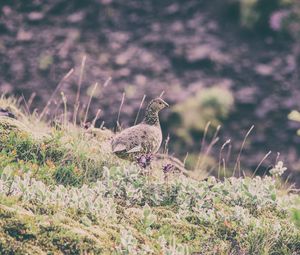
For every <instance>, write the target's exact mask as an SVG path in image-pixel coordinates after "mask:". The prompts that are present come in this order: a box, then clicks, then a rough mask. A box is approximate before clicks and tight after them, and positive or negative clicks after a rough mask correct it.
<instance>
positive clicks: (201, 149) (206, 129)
mask: <svg viewBox="0 0 300 255" xmlns="http://www.w3.org/2000/svg"><path fill="white" fill-rule="evenodd" d="M210 124H211V122H210V121H209V122H207V124H206V126H205V128H204V134H203V137H202V140H201V147H200V151H199V155H198V160H197V163H196V165H195V168H194V170H196V169H197V166H198V165H199V163H200V160H201V156H202V151H203V148H204V144H205V141H206V136H207V132H208V128H209V126H210Z"/></svg>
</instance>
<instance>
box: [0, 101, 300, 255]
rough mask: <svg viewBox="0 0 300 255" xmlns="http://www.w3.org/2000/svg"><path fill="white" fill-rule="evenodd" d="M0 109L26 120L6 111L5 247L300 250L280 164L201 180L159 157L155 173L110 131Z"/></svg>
mask: <svg viewBox="0 0 300 255" xmlns="http://www.w3.org/2000/svg"><path fill="white" fill-rule="evenodd" d="M0 107H6V108H7V107H8V108H10V109H11V110H12V111H13V112H14V114H15V115H16V116H17V118H18V120H16V119H12V118H8V117H0V251H1V254H130V255H131V254H170V255H171V254H287V255H288V254H289V255H290V254H294V255H296V254H299V252H300V198H299V195H297V193H296V191H295V190H293V189H292V188H286V187H285V186H286V185H283V184H282V183H281V181H280V175H281V174H282V173H283V172H284V171H285V168H284V166H283V163H282V162H281V161H280V162H277V165H276V167H274V168H273V169H272V170H271V171H270V175H269V176H264V177H254V178H251V177H240V178H237V177H230V178H226V179H224V180H218V179H216V178H214V177H208V178H206V179H203V178H202V179H196V178H192V177H190V176H189V174H187V173H184V174H183V173H177V172H176V173H173V172H171V171H167V170H168V169H171V168H168V167H166V165H164V163H157V162H153V165H152V169H151V172H150V174H149V173H145V169H144V168H142V167H140V166H139V165H138V164H136V163H130V162H127V161H124V160H121V159H118V158H117V157H115V156H114V155H113V154H112V153H111V148H110V138H111V137H112V136H113V133H112V132H111V131H109V130H106V129H92V128H89V129H84V128H81V127H78V126H75V125H73V124H71V123H69V122H66V121H65V119H64V118H63V119H64V120H63V121H53V124H51V125H50V123H49V124H48V123H45V122H43V121H42V120H39V117H38V116H35V115H34V114H33V115H30V116H29V115H27V114H24V113H22V112H20V111H19V107H16V106H15V102H14V101H13V100H11V99H5V98H2V99H0ZM163 170H164V171H163ZM197 171H199V170H197ZM203 175H204V174H203Z"/></svg>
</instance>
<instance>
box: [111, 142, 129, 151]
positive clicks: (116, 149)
mask: <svg viewBox="0 0 300 255" xmlns="http://www.w3.org/2000/svg"><path fill="white" fill-rule="evenodd" d="M121 151H126V146H125V145H124V144H121V143H119V144H117V145H116V147H114V148H113V152H114V153H115V152H121Z"/></svg>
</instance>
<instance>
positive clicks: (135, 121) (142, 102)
mask: <svg viewBox="0 0 300 255" xmlns="http://www.w3.org/2000/svg"><path fill="white" fill-rule="evenodd" d="M145 99H146V95H144V96H143V99H142V101H141V103H140V106H139V110H138V112H137V114H136V117H135V120H134V124H133V125H136V123H137V121H138V118H139V115H140V112H141V109H142V106H143V104H144V101H145Z"/></svg>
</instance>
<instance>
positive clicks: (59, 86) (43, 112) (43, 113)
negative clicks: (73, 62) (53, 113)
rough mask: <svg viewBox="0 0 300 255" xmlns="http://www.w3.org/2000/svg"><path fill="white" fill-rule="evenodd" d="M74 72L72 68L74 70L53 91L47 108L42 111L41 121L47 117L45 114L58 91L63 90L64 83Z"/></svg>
mask: <svg viewBox="0 0 300 255" xmlns="http://www.w3.org/2000/svg"><path fill="white" fill-rule="evenodd" d="M73 72H74V69H73V68H72V69H71V70H70V71H69V72H68V73H67V74H66V75H65V76H64V77H63V78H62V79H61V80H60V82H59V83H58V85H57V86H56V88H55V90H54V91H53V93H52V95H51V96H50V98H49V100H48V102H47V104H46V106H45V107H44V109H43V110H42V112H41V114H40V117H39V119H40V120H41V119H42V118H43V117H44V115H45V113H46V111H47V109H48V107H49V106H50V104H51V103H52V100H53V98H54V96H55V95H56V93H57V91H58V90H59V89H60V88H61V86H62V85H63V84H64V82H65V81H66V80H67V79H68V78H69V77H70V76H71V75H72V74H73Z"/></svg>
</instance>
